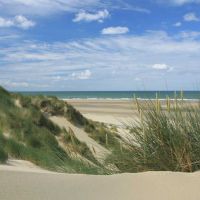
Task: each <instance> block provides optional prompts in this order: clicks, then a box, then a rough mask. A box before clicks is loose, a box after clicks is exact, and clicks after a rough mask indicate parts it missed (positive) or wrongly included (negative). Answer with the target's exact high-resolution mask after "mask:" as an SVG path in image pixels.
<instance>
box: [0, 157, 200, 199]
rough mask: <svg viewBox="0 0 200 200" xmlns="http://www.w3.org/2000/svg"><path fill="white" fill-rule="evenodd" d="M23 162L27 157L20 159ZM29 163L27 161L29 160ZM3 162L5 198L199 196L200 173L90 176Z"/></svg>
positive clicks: (1, 193)
mask: <svg viewBox="0 0 200 200" xmlns="http://www.w3.org/2000/svg"><path fill="white" fill-rule="evenodd" d="M20 162H21V163H23V161H20ZM24 165H25V166H26V165H27V163H26V162H25V163H24ZM19 168H20V166H18V167H17V166H16V169H15V166H13V168H12V169H10V168H9V166H6V165H4V166H3V167H2V166H0V199H1V200H55V199H56V200H66V199H69V200H198V199H200V190H199V185H200V173H191V174H186V173H173V172H146V173H138V174H120V175H112V176H90V175H72V174H60V173H51V172H48V171H45V172H42V171H43V170H41V171H40V170H39V171H37V170H38V169H37V167H36V169H35V170H33V166H32V167H31V168H30V170H28V168H29V167H28V166H26V170H25V171H24V166H21V168H22V169H21V170H20V171H19Z"/></svg>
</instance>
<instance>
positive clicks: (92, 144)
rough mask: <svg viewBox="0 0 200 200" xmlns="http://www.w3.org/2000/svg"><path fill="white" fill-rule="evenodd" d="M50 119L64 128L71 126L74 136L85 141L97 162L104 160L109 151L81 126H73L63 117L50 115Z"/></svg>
mask: <svg viewBox="0 0 200 200" xmlns="http://www.w3.org/2000/svg"><path fill="white" fill-rule="evenodd" d="M50 119H51V120H52V121H53V122H54V123H55V124H57V125H59V126H60V127H62V128H66V130H68V129H69V128H71V129H72V130H73V132H74V134H75V136H76V137H77V138H78V139H79V140H80V141H81V142H85V143H86V144H87V146H88V147H89V148H90V150H91V152H92V153H93V155H94V156H95V158H96V159H97V160H98V161H99V162H102V163H103V162H104V159H105V158H106V157H107V155H108V154H109V153H110V152H109V151H108V150H107V149H106V148H104V147H103V146H101V145H99V144H98V143H97V142H96V141H95V140H93V139H92V138H90V137H89V136H88V134H87V133H86V132H85V131H84V130H83V129H81V128H79V127H76V126H74V125H73V124H72V123H70V122H69V121H67V120H66V119H65V118H64V117H56V116H53V117H50Z"/></svg>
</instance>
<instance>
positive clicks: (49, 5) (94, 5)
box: [0, 0, 150, 16]
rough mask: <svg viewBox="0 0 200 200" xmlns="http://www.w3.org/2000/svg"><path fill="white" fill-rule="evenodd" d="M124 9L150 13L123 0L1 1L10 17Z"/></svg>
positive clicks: (1, 11)
mask: <svg viewBox="0 0 200 200" xmlns="http://www.w3.org/2000/svg"><path fill="white" fill-rule="evenodd" d="M81 9H82V10H87V11H94V10H102V9H108V10H110V9H112V10H113V9H124V10H131V11H135V12H142V13H150V11H149V10H148V9H146V8H143V7H137V6H135V5H133V3H126V2H125V1H121V0H119V1H118V0H117V1H116V0H106V1H105V0H0V13H1V15H3V14H9V15H19V14H23V15H26V16H29V15H34V16H35V15H41V16H45V15H50V14H55V13H58V12H73V13H77V12H78V11H79V10H81Z"/></svg>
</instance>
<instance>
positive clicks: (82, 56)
mask: <svg viewBox="0 0 200 200" xmlns="http://www.w3.org/2000/svg"><path fill="white" fill-rule="evenodd" d="M188 34H190V33H188ZM191 34H192V33H191ZM199 55H200V40H198V39H193V40H191V39H190V38H188V37H182V36H181V33H179V34H178V35H172V36H171V35H168V34H167V33H166V32H163V31H159V32H155V31H154V32H153V31H151V32H150V31H149V32H147V33H145V34H143V35H119V36H115V37H112V36H111V37H99V38H92V39H80V40H76V41H71V42H55V43H42V42H34V41H32V42H31V41H22V42H19V43H12V45H10V46H9V47H1V48H0V60H1V63H3V64H2V67H1V68H0V80H1V81H2V82H5V81H6V80H12V82H15V83H17V82H19V83H20V82H28V83H31V88H33V86H35V85H38V87H36V86H35V87H34V88H33V89H35V90H37V89H40V87H39V85H40V84H41V85H43V84H45V83H49V86H48V88H49V89H51V90H53V89H58V88H59V89H63V90H64V89H70V90H76V89H79V90H82V89H83V90H86V89H91V90H95V89H99V90H101V89H110V90H112V89H113V90H114V89H118V90H119V89H123V88H125V89H127V88H129V89H131V87H136V86H134V83H137V84H139V86H138V88H132V89H141V88H140V84H141V82H142V81H141V82H140V81H138V82H136V81H135V77H137V78H139V79H141V80H145V84H146V85H147V88H148V89H155V88H156V89H158V87H159V88H161V89H165V84H164V86H163V85H162V83H163V82H164V78H165V77H166V78H167V80H168V81H169V88H171V87H173V86H174V87H176V88H178V87H179V86H180V87H182V88H184V87H190V88H189V89H194V88H192V87H193V84H194V81H195V80H199V79H200V71H199V63H200V57H199ZM153 65H154V67H153V68H152V66H153ZM172 67H174V68H173V70H172ZM155 68H156V69H155ZM113 72H116V73H113ZM169 73H170V74H169ZM91 76H92V79H90V77H91ZM183 76H184V80H183V79H182V78H181V77H183ZM55 77H56V78H55ZM72 79H73V80H74V81H73V84H71V80H72ZM86 79H88V80H87V81H81V80H86ZM54 80H55V81H54ZM89 83H90V84H89ZM170 84H171V85H170ZM129 86H130V87H129ZM62 87H63V88H62ZM69 87H70V88H69ZM88 87H89V88H88ZM162 87H164V88H162ZM18 89H20V86H19V87H18ZM25 89H26V88H25ZM179 89H180V88H179Z"/></svg>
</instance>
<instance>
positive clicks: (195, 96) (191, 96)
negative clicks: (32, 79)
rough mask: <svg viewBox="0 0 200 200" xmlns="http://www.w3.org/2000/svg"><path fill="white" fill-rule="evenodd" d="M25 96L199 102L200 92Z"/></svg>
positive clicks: (54, 93)
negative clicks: (169, 99) (167, 99)
mask: <svg viewBox="0 0 200 200" xmlns="http://www.w3.org/2000/svg"><path fill="white" fill-rule="evenodd" d="M19 93H21V94H23V95H32V96H35V95H44V96H56V97H58V98H59V99H107V100H109V99H110V100H118V99H121V100H126V99H127V100H128V99H133V98H138V99H144V100H149V99H151V100H153V99H156V97H158V98H159V99H166V98H167V97H169V98H171V99H175V98H177V99H179V98H180V99H182V97H183V99H185V100H199V99H200V91H43V92H37V91H35V92H19Z"/></svg>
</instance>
